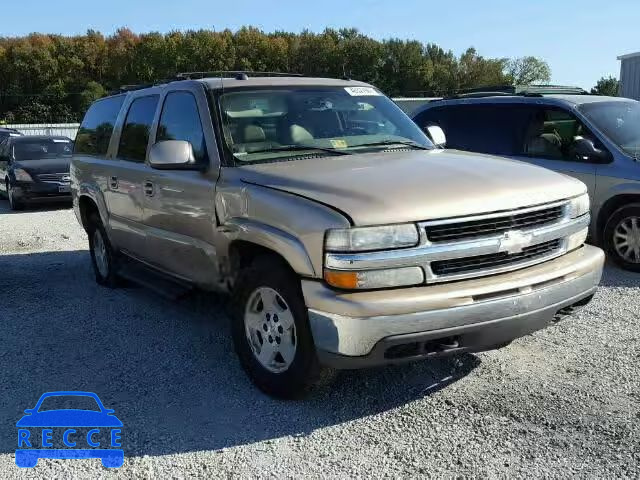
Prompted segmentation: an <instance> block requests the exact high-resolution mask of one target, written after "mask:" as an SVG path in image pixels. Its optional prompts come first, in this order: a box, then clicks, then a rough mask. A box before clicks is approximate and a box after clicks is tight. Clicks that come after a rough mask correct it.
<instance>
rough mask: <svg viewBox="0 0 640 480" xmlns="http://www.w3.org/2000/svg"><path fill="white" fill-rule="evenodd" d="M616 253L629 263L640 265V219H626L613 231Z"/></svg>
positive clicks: (631, 217) (633, 217) (632, 217)
mask: <svg viewBox="0 0 640 480" xmlns="http://www.w3.org/2000/svg"><path fill="white" fill-rule="evenodd" d="M613 246H614V248H615V249H616V253H617V254H618V255H619V256H620V257H621V258H622V259H624V260H625V261H627V262H629V263H637V264H640V218H639V217H635V216H630V217H625V218H623V219H622V220H620V222H619V223H618V225H616V228H615V229H614V231H613Z"/></svg>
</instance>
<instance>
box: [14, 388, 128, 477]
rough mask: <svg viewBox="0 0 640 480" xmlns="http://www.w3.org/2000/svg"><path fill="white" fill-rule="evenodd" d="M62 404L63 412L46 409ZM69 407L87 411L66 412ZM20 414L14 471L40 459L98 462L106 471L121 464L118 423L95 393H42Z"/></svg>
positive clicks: (121, 451) (29, 466)
mask: <svg viewBox="0 0 640 480" xmlns="http://www.w3.org/2000/svg"><path fill="white" fill-rule="evenodd" d="M63 403H64V407H65V408H54V409H51V408H47V407H50V406H51V405H52V404H53V405H61V404H63ZM69 403H71V404H72V405H75V404H82V406H83V407H87V406H88V407H89V408H66V407H67V406H68V405H67V404H69ZM24 413H25V414H26V415H25V416H24V417H22V418H21V419H20V420H19V421H18V423H17V424H16V426H17V427H18V448H17V449H16V465H18V467H22V468H32V467H35V466H36V465H37V463H38V460H39V459H40V458H56V459H67V458H100V459H101V460H102V465H103V466H105V467H107V468H117V467H120V466H122V464H123V463H124V451H123V450H122V448H120V447H121V446H122V445H121V432H122V430H121V428H122V422H121V421H120V420H118V417H116V416H115V415H114V414H113V413H114V410H111V409H108V408H105V407H104V405H103V404H102V402H101V401H100V399H99V398H98V396H97V395H96V394H95V393H91V392H49V393H45V394H43V395H42V396H41V397H40V400H38V403H36V406H35V407H33V408H30V409H27V410H25V411H24ZM106 447H108V448H106Z"/></svg>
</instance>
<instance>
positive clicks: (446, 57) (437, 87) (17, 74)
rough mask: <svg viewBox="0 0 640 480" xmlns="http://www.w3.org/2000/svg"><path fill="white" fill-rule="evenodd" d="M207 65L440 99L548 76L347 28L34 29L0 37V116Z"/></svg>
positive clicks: (539, 67) (58, 105)
mask: <svg viewBox="0 0 640 480" xmlns="http://www.w3.org/2000/svg"><path fill="white" fill-rule="evenodd" d="M213 70H263V71H276V72H297V73H303V74H306V75H316V76H327V77H338V78H340V77H342V76H347V77H350V78H353V79H355V80H363V81H367V82H370V83H373V84H375V85H377V86H378V87H380V88H381V89H382V90H383V91H384V92H385V93H387V94H389V95H394V96H396V95H397V96H400V95H429V96H440V95H447V94H450V93H454V92H455V91H457V90H459V89H461V88H471V87H479V86H483V85H496V84H504V83H513V82H517V83H530V82H533V81H547V80H548V76H549V71H548V66H547V65H546V63H544V62H543V61H541V60H538V59H535V58H532V57H524V58H522V59H515V60H509V61H507V60H505V59H501V58H487V57H483V56H482V55H480V54H479V53H478V52H477V51H476V50H475V49H472V48H471V49H468V50H467V51H465V52H464V53H463V54H462V55H461V56H460V57H457V56H456V55H454V54H453V52H451V51H450V50H445V49H443V48H441V47H440V46H438V45H435V44H424V43H422V42H419V41H415V40H402V39H388V40H382V41H379V40H377V39H374V38H371V37H369V36H367V35H364V34H362V33H361V32H359V31H358V30H356V29H355V28H342V29H335V28H327V29H325V30H324V31H323V32H320V33H315V32H310V31H302V32H300V33H293V32H285V31H275V32H271V33H265V32H264V31H262V30H260V29H258V28H255V27H251V26H246V27H242V28H240V29H239V30H237V31H235V32H233V31H231V30H223V31H213V30H188V31H173V32H169V33H159V32H149V33H142V34H137V33H134V32H132V31H131V30H129V29H126V28H121V29H119V30H117V31H116V32H115V33H114V34H112V35H109V36H104V35H102V34H101V33H100V32H96V31H94V30H89V31H87V32H86V33H85V34H83V35H75V36H62V35H44V34H37V33H35V34H31V35H28V36H24V37H17V38H3V37H0V119H10V120H11V121H14V122H25V121H29V122H31V121H37V122H40V121H67V120H74V121H78V120H80V119H81V118H82V115H83V113H84V111H85V110H86V109H87V107H88V105H89V104H90V103H91V102H92V101H94V100H95V99H97V98H100V97H102V96H104V95H105V94H106V93H107V92H108V91H111V90H115V89H117V88H118V87H120V86H122V85H127V84H140V83H150V82H160V81H164V80H166V79H167V78H171V77H174V76H175V75H176V74H177V73H179V72H187V71H213Z"/></svg>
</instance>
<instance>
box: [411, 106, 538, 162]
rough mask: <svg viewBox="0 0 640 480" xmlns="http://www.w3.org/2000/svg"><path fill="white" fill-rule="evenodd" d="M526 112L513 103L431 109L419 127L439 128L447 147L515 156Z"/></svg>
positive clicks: (425, 114) (421, 120)
mask: <svg viewBox="0 0 640 480" xmlns="http://www.w3.org/2000/svg"><path fill="white" fill-rule="evenodd" d="M526 118H527V117H526V110H525V109H524V108H523V107H522V106H520V105H513V104H491V105H490V104H472V105H451V106H448V107H440V108H434V109H432V110H427V111H426V112H424V113H423V115H422V116H421V117H420V119H419V120H420V121H419V125H420V126H421V127H425V126H427V125H430V124H435V125H438V126H439V127H440V128H442V130H443V131H444V134H445V136H446V137H447V148H453V149H456V150H466V151H470V152H479V153H488V154H493V155H514V154H515V153H516V152H517V151H518V145H519V144H520V139H519V134H518V132H519V130H520V129H521V128H522V127H523V126H524V124H525V122H526Z"/></svg>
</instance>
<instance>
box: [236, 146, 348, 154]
mask: <svg viewBox="0 0 640 480" xmlns="http://www.w3.org/2000/svg"><path fill="white" fill-rule="evenodd" d="M305 150H317V151H320V152H327V153H333V154H334V155H351V152H346V151H344V150H338V149H336V148H328V147H316V146H313V145H283V146H282V147H275V148H265V149H264V150H254V151H251V152H247V153H250V154H253V153H269V152H300V151H305Z"/></svg>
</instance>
